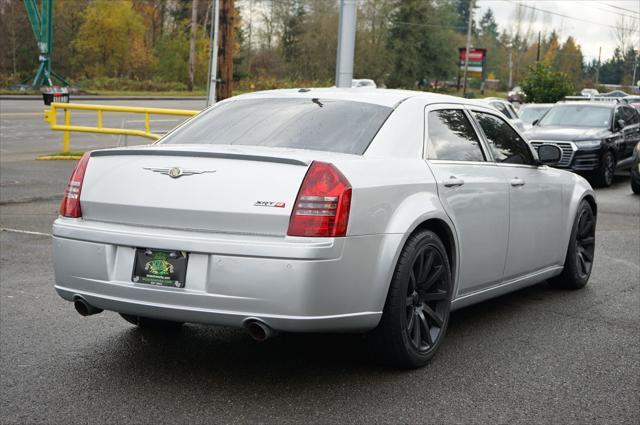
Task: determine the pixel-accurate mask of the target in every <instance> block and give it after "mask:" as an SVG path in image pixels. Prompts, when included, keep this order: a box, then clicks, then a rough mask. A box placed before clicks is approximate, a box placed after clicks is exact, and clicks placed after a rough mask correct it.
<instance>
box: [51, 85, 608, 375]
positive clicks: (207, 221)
mask: <svg viewBox="0 0 640 425" xmlns="http://www.w3.org/2000/svg"><path fill="white" fill-rule="evenodd" d="M538 155H539V156H538ZM560 155H561V152H560V151H559V149H558V148H557V147H556V146H550V145H549V146H547V145H542V146H540V147H539V148H538V153H536V152H535V151H533V150H532V149H531V148H530V147H529V145H528V144H527V143H526V142H525V141H524V140H523V139H522V137H521V136H520V134H519V133H518V131H517V130H515V129H514V128H513V126H512V125H511V124H510V123H509V122H508V121H507V120H506V119H505V117H504V116H502V114H500V113H499V112H498V111H496V110H495V109H492V108H489V107H486V106H482V105H480V104H476V103H471V101H466V100H464V99H460V98H454V97H448V96H442V95H434V94H426V93H420V92H411V91H395V90H363V89H303V90H281V91H271V92H261V93H254V94H247V95H242V96H238V97H234V98H231V99H228V100H225V101H223V102H220V103H218V104H216V105H215V106H213V107H211V108H209V109H207V110H205V111H203V112H202V113H200V114H199V115H197V116H196V117H194V118H193V119H191V120H189V121H188V122H186V123H185V124H183V125H182V126H180V127H178V128H177V129H175V130H174V131H172V132H171V133H169V134H168V135H166V136H165V137H164V138H162V139H161V140H160V141H159V142H158V143H156V144H154V145H152V146H149V147H130V148H117V149H105V150H98V151H93V152H91V153H88V154H85V156H84V157H83V158H82V159H81V160H80V161H79V163H78V165H77V167H76V169H75V171H74V172H73V174H72V176H71V179H70V181H69V184H68V186H67V188H66V193H65V197H64V200H63V202H62V205H61V208H60V216H59V218H58V219H57V220H56V221H55V223H54V225H53V235H54V236H53V247H54V251H53V252H54V263H55V288H56V290H57V292H58V294H59V295H60V296H61V297H62V298H64V299H66V300H68V301H71V302H73V303H74V305H75V308H76V310H77V311H78V312H79V313H81V314H82V315H90V314H95V313H99V312H100V311H102V310H111V311H115V312H118V313H120V314H121V315H122V316H123V317H124V318H125V319H126V320H127V321H129V322H131V323H134V324H137V325H139V326H150V325H165V326H170V325H172V326H176V325H179V324H181V323H184V322H196V323H205V324H217V325H228V326H236V327H244V328H246V329H247V330H248V332H249V333H250V334H251V335H252V336H253V337H254V338H255V339H258V340H263V339H266V338H268V337H270V336H271V335H273V334H274V333H275V332H278V331H280V332H317V331H339V332H367V331H373V332H374V334H376V335H377V338H376V340H379V341H381V345H380V346H381V350H382V351H383V352H384V353H386V354H387V355H388V356H389V358H390V359H391V360H393V361H395V362H396V363H397V364H399V365H403V366H406V367H416V366H420V365H424V364H425V363H426V362H427V361H428V359H429V358H431V356H433V354H434V353H435V351H436V350H437V349H438V346H439V345H440V344H441V342H442V339H443V337H444V335H445V332H446V330H447V324H448V321H449V313H450V311H452V310H453V309H457V308H461V307H464V306H467V305H469V304H472V303H476V302H479V301H482V300H485V299H487V298H491V297H495V296H497V295H500V294H504V293H506V292H509V291H513V290H515V289H518V288H522V287H524V286H527V285H532V284H535V283H537V282H540V281H544V280H549V282H550V283H551V284H552V285H554V286H556V287H562V288H572V289H575V288H581V287H583V286H584V285H585V284H586V283H587V281H588V279H589V275H590V273H591V269H592V265H593V258H594V234H595V224H596V214H597V206H596V201H595V196H594V193H593V190H592V189H591V187H590V186H589V184H588V183H587V182H586V180H584V179H583V178H582V177H580V176H578V175H576V174H573V173H570V172H567V171H563V170H559V169H555V168H551V167H549V166H548V165H547V164H554V163H556V162H557V161H558V160H559V159H560ZM513 320H518V319H517V318H516V317H514V318H513Z"/></svg>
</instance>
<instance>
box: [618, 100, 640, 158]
mask: <svg viewBox="0 0 640 425" xmlns="http://www.w3.org/2000/svg"><path fill="white" fill-rule="evenodd" d="M620 109H621V110H622V117H623V119H624V122H625V126H624V129H623V133H624V143H625V151H624V157H625V158H627V157H630V156H631V155H632V154H633V149H634V148H635V146H636V144H637V143H638V142H640V115H638V111H636V110H635V109H634V108H632V107H631V106H621V107H620Z"/></svg>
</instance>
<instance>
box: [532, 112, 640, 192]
mask: <svg viewBox="0 0 640 425" xmlns="http://www.w3.org/2000/svg"><path fill="white" fill-rule="evenodd" d="M526 135H527V137H528V139H529V142H530V144H531V145H532V146H533V147H534V148H538V147H539V146H541V145H543V144H549V143H552V144H554V145H556V146H558V147H559V148H560V149H561V150H562V158H561V159H560V161H559V162H558V164H557V166H558V167H560V168H566V169H569V170H572V171H575V172H577V173H580V174H583V175H584V176H586V177H587V178H589V179H590V181H592V182H593V183H594V184H596V185H598V186H610V185H611V183H612V182H613V177H614V174H615V172H616V170H617V169H626V168H628V167H630V165H631V155H632V153H633V148H634V146H635V145H636V143H638V141H640V114H638V111H637V110H635V109H634V108H632V107H630V106H628V105H625V104H617V103H607V102H568V103H558V104H556V105H555V106H553V107H552V108H551V109H550V110H549V111H548V112H547V113H546V114H545V115H544V116H543V117H542V118H541V119H540V121H538V122H537V123H536V125H535V126H534V127H533V128H531V129H530V130H528V131H527V132H526Z"/></svg>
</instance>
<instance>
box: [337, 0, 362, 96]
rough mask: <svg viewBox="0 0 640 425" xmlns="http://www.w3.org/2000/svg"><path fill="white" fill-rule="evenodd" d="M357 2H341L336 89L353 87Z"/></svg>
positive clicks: (347, 0) (345, 0) (349, 0)
mask: <svg viewBox="0 0 640 425" xmlns="http://www.w3.org/2000/svg"><path fill="white" fill-rule="evenodd" d="M356 19H357V13H356V0H340V24H339V27H338V53H337V59H336V87H351V84H352V80H353V57H354V54H355V49H356Z"/></svg>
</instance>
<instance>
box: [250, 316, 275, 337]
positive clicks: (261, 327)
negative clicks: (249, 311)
mask: <svg viewBox="0 0 640 425" xmlns="http://www.w3.org/2000/svg"><path fill="white" fill-rule="evenodd" d="M244 327H245V328H246V329H247V332H249V336H250V337H251V338H253V339H254V340H255V341H258V342H262V341H266V340H268V339H269V338H271V337H273V336H275V335H276V332H275V331H274V330H273V329H271V328H270V327H269V326H268V325H267V324H266V323H263V322H261V321H259V320H255V319H253V320H247V321H246V322H245V325H244Z"/></svg>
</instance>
